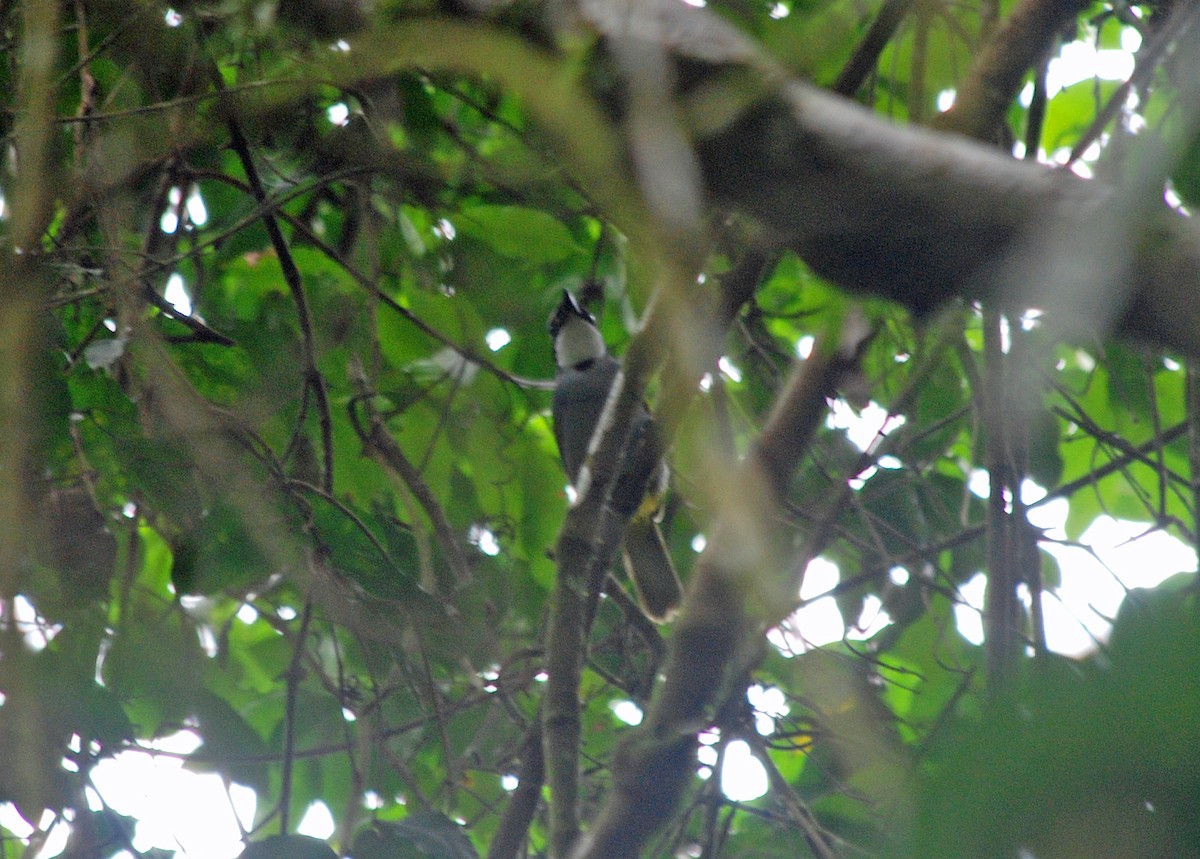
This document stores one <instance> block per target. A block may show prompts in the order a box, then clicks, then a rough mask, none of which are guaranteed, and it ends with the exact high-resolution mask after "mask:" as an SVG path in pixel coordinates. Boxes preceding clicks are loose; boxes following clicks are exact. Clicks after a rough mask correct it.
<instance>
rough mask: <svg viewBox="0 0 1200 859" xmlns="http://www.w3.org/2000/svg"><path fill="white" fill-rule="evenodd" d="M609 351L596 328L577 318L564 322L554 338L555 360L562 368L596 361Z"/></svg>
mask: <svg viewBox="0 0 1200 859" xmlns="http://www.w3.org/2000/svg"><path fill="white" fill-rule="evenodd" d="M607 351H608V348H607V347H606V346H605V345H604V338H603V337H601V336H600V331H599V330H598V329H597V328H596V326H595V325H592V324H591V323H589V322H588V321H587V320H586V319H580V318H579V317H577V316H576V317H573V318H571V319H568V320H567V321H566V322H564V323H563V326H562V328H560V329H559V330H558V336H557V337H555V338H554V360H555V361H557V362H558V366H560V367H574V366H576V365H578V364H582V363H583V362H584V361H595V360H596V359H597V358H599V357H601V356H602V355H604V354H605V353H607Z"/></svg>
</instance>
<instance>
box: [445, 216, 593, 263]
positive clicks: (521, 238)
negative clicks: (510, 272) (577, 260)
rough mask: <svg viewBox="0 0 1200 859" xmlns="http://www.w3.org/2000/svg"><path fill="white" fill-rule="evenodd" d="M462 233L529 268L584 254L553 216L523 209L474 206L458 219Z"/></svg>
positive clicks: (455, 222)
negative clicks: (519, 261) (529, 266)
mask: <svg viewBox="0 0 1200 859" xmlns="http://www.w3.org/2000/svg"><path fill="white" fill-rule="evenodd" d="M454 225H455V227H456V228H457V229H458V231H459V232H460V233H461V234H463V235H465V236H470V237H471V238H474V239H476V240H477V241H480V242H483V243H484V244H486V245H488V246H489V247H490V248H491V249H492V250H494V251H495V252H496V253H498V254H500V256H503V257H508V258H509V259H516V260H521V261H522V262H524V263H526V264H528V265H549V264H552V263H556V262H561V261H562V260H564V259H566V258H567V257H569V256H571V255H572V254H577V253H581V250H580V248H579V246H578V245H577V244H576V243H575V239H574V238H573V237H572V236H571V232H570V230H568V229H567V228H566V227H565V226H564V225H563V223H562V222H561V221H559V220H558V219H557V218H555V217H554V216H553V215H549V214H547V213H546V212H542V211H539V210H537V209H527V208H524V207H523V206H493V205H484V206H471V207H469V208H465V209H462V210H461V211H460V212H459V213H458V215H456V216H455V218H454Z"/></svg>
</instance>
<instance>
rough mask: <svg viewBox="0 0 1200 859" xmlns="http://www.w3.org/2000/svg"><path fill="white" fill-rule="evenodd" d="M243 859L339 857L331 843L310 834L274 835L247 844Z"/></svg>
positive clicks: (332, 858) (335, 858)
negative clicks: (330, 845)
mask: <svg viewBox="0 0 1200 859" xmlns="http://www.w3.org/2000/svg"><path fill="white" fill-rule="evenodd" d="M241 859H337V854H336V853H334V852H333V850H332V849H330V847H329V845H328V844H326V843H325V842H324V841H321V840H320V839H318V838H311V837H309V836H308V835H272V836H271V837H270V838H266V839H264V840H262V841H256V842H254V843H253V844H248V845H246V849H245V850H243V851H242V852H241Z"/></svg>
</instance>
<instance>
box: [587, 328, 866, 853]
mask: <svg viewBox="0 0 1200 859" xmlns="http://www.w3.org/2000/svg"><path fill="white" fill-rule="evenodd" d="M861 324H862V323H861V320H859V319H858V317H857V316H854V317H852V318H850V319H848V320H847V322H846V325H845V327H844V330H843V331H839V332H835V338H836V342H834V343H829V342H828V341H826V342H824V343H823V344H820V345H819V347H818V348H817V349H816V350H814V353H813V357H812V358H810V359H809V360H808V361H806V362H805V363H804V364H803V365H802V366H801V368H800V370H799V371H798V372H797V373H796V374H795V375H794V376H793V378H792V380H791V382H790V383H789V384H788V386H787V388H786V389H785V390H784V392H783V394H782V395H781V396H780V399H779V400H778V402H777V403H776V406H775V408H774V410H773V411H772V413H771V416H770V418H769V419H768V421H767V424H766V426H765V427H764V429H763V433H762V435H761V436H760V438H759V440H758V442H757V443H756V444H755V446H754V449H753V450H752V452H751V453H750V455H749V456H748V457H747V458H746V460H745V461H744V462H743V463H742V466H741V468H740V469H739V470H738V474H737V479H738V485H737V486H736V487H734V490H735V491H732V492H729V493H728V495H727V503H726V507H725V509H724V510H722V511H721V513H720V517H719V521H718V525H717V528H716V529H715V533H714V536H713V539H712V540H711V542H710V543H709V546H708V548H707V549H706V550H705V553H704V555H702V556H701V558H700V561H699V562H698V564H697V566H696V568H695V571H694V572H693V576H692V579H691V581H690V582H689V587H688V594H687V597H686V599H685V601H684V608H683V615H682V616H681V618H680V620H679V622H678V624H677V626H676V629H675V633H674V635H673V637H672V639H671V649H670V652H669V655H668V658H667V665H666V668H665V672H664V673H665V679H664V681H663V682H662V684H661V685H660V687H659V689H658V692H657V694H656V695H655V698H654V701H653V703H652V705H651V707H650V711H649V713H648V714H647V718H646V721H645V722H643V724H642V725H641V726H640V727H639V728H637V729H636V730H635V731H633V732H632V733H631V734H630V735H629V737H628V738H627V740H626V741H625V742H623V743H622V744H621V747H620V748H619V749H618V751H617V754H616V756H615V758H614V761H613V789H612V791H611V792H610V794H609V797H608V801H607V803H606V805H605V806H604V809H603V810H602V811H601V813H600V816H599V818H598V819H597V820H596V823H595V825H594V827H593V828H592V829H591V830H590V831H589V832H588V833H587V834H586V835H585V836H584V837H583V838H581V839H580V843H579V847H578V850H577V851H576V852H575V853H574V854H572V855H573V856H574V857H576V859H605V857H613V856H637V855H638V854H639V852H640V850H641V848H642V846H643V845H644V844H645V842H646V841H647V839H648V838H649V837H650V836H651V835H652V834H653V832H654V831H655V830H656V829H657V828H658V827H659V826H661V825H662V824H663V823H664V822H665V821H666V820H668V819H669V818H670V817H671V815H672V813H673V812H674V809H675V808H676V806H677V805H678V802H679V800H680V798H681V797H682V795H683V793H684V791H685V790H686V788H687V785H688V784H689V783H690V782H691V779H692V777H693V774H694V773H693V770H694V759H695V744H696V738H695V735H696V732H697V731H699V730H701V729H702V728H703V727H705V725H707V724H708V723H709V721H710V720H711V714H712V713H713V711H714V710H715V708H716V707H717V706H718V705H719V704H720V702H721V700H722V697H723V693H724V691H725V690H726V688H727V685H728V682H729V679H730V666H731V665H737V664H738V663H739V662H744V661H745V660H744V656H745V653H746V650H747V649H748V648H752V647H754V646H755V645H756V643H757V642H758V640H759V636H760V635H761V623H760V620H759V617H760V615H762V614H763V613H764V611H765V608H766V607H767V606H769V605H770V604H771V603H772V602H773V601H774V593H773V592H774V591H775V590H776V589H778V588H779V587H780V582H781V581H790V580H789V579H788V577H787V576H780V575H778V574H776V571H778V570H784V569H786V568H787V563H786V561H785V558H786V556H787V554H788V552H787V548H786V547H785V546H784V545H782V544H781V542H780V540H779V539H778V537H779V535H778V533H777V529H775V528H773V527H772V525H773V523H774V522H775V521H776V520H777V518H778V517H777V513H778V509H779V505H780V502H781V499H782V496H783V493H784V492H785V490H786V487H787V484H788V482H789V481H790V479H791V475H792V474H793V473H794V471H795V469H796V467H797V466H798V465H799V462H800V460H801V458H802V457H803V456H804V454H805V453H806V451H807V450H808V446H809V443H810V441H811V437H812V434H813V432H814V431H815V429H816V427H817V425H818V424H819V422H820V418H821V416H822V415H823V414H824V413H825V392H826V391H828V390H831V389H832V388H833V385H834V383H835V382H836V380H837V379H838V377H840V376H841V374H842V373H843V372H844V371H845V370H846V369H848V368H849V367H850V366H851V365H852V364H853V362H854V360H855V355H856V353H857V349H858V346H859V343H860V342H861V339H862V336H863V333H862V331H861V330H860V329H861ZM785 586H786V585H785Z"/></svg>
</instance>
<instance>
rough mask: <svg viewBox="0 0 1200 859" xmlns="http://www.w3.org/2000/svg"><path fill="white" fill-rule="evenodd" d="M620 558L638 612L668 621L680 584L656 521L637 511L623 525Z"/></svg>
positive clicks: (677, 600) (676, 603)
mask: <svg viewBox="0 0 1200 859" xmlns="http://www.w3.org/2000/svg"><path fill="white" fill-rule="evenodd" d="M623 558H624V560H625V570H626V572H628V573H629V578H630V579H631V580H632V581H633V586H634V587H635V588H636V589H637V593H638V599H639V600H640V601H641V604H642V611H644V612H645V613H646V616H647V617H649V618H650V619H651V620H653V621H657V622H658V623H665V622H666V621H668V620H670V619H671V617H672V616H673V615H674V614H675V611H676V610H677V609H678V608H679V603H680V602H681V601H682V599H683V587H682V586H681V585H680V584H679V576H678V574H677V573H676V572H675V566H674V565H673V564H672V563H671V556H670V555H668V554H667V546H666V544H665V543H664V542H663V537H662V533H661V532H660V531H659V530H658V523H657V522H655V521H654V519H653V518H652V517H650V516H646V515H641V511H639V514H635V515H634V516H633V518H631V519H630V520H629V522H628V523H627V524H626V525H625V534H624V552H623Z"/></svg>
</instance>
